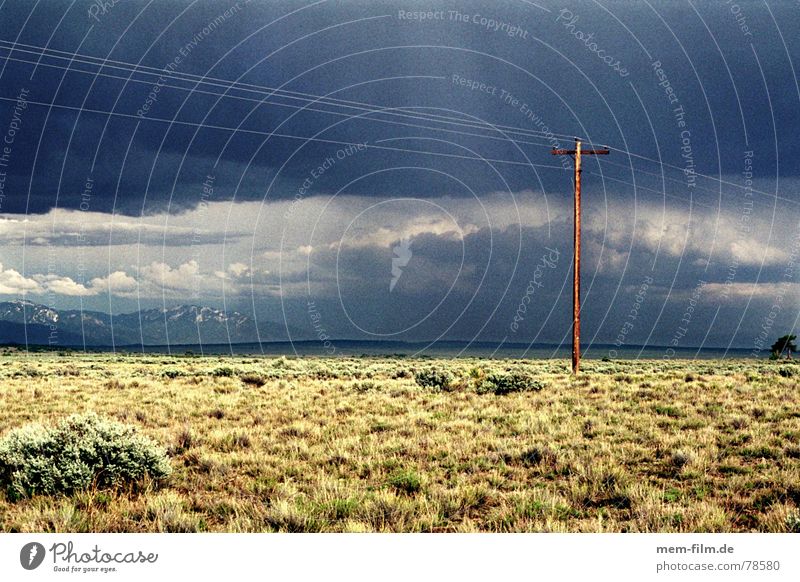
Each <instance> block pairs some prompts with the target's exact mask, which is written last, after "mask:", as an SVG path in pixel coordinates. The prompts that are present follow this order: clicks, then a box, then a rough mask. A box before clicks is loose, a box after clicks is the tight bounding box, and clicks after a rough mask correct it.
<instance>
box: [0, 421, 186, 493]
mask: <svg viewBox="0 0 800 582" xmlns="http://www.w3.org/2000/svg"><path fill="white" fill-rule="evenodd" d="M170 472H171V469H170V465H169V461H168V459H167V456H166V451H165V450H164V449H163V448H162V447H160V446H159V445H158V444H157V443H156V442H155V441H153V440H151V439H150V438H148V437H146V436H143V435H140V434H138V433H137V432H136V429H135V428H134V427H132V426H128V425H124V424H121V423H118V422H114V421H111V420H107V419H104V418H100V417H98V416H97V415H96V414H94V413H89V414H83V415H72V416H70V417H68V418H66V419H64V420H62V421H61V422H60V423H58V424H57V425H56V426H52V427H50V426H43V425H40V424H29V425H27V426H24V427H22V428H19V429H16V430H12V431H11V432H10V433H8V434H7V435H6V436H5V437H4V438H3V439H2V440H0V486H2V487H4V488H5V490H6V492H7V495H8V497H9V499H11V500H18V499H21V498H24V497H31V496H33V495H39V494H41V495H56V494H61V493H63V494H67V495H70V494H72V493H74V492H76V491H80V490H84V489H87V488H89V487H92V486H93V487H96V488H98V489H108V488H114V487H123V486H130V485H135V484H136V483H137V482H139V481H140V480H142V479H143V478H145V477H149V478H151V479H153V480H155V481H158V480H161V479H164V478H166V477H167V476H169V474H170Z"/></svg>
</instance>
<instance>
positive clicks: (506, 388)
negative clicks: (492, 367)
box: [477, 372, 544, 394]
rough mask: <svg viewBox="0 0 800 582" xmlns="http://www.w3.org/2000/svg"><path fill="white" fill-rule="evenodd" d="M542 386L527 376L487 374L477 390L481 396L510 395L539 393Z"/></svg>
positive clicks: (517, 373)
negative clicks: (488, 394) (514, 393)
mask: <svg viewBox="0 0 800 582" xmlns="http://www.w3.org/2000/svg"><path fill="white" fill-rule="evenodd" d="M542 388H544V385H543V384H542V383H541V382H538V381H537V380H534V379H533V378H531V377H530V376H528V375H527V374H522V373H520V372H511V373H508V374H497V373H494V374H489V375H487V376H486V377H485V378H484V379H483V380H481V382H480V384H478V385H477V390H478V392H479V393H481V394H485V393H489V392H490V393H492V394H511V393H512V392H539V391H540V390H541V389H542Z"/></svg>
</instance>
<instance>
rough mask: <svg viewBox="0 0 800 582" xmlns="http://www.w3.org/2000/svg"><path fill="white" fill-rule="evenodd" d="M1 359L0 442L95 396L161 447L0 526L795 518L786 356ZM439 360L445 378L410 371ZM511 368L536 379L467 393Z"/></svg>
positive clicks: (694, 525) (439, 525) (683, 522)
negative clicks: (131, 480)
mask: <svg viewBox="0 0 800 582" xmlns="http://www.w3.org/2000/svg"><path fill="white" fill-rule="evenodd" d="M584 368H585V371H584V373H583V374H582V375H581V376H580V377H579V378H577V379H575V378H572V377H571V376H570V375H569V374H568V373H567V372H568V371H567V364H566V362H562V361H523V360H481V359H469V358H465V359H449V360H438V359H428V358H421V359H407V358H384V357H374V358H373V357H362V358H330V359H322V358H297V359H295V358H255V357H191V356H186V357H182V356H181V357H176V356H160V355H122V354H96V355H92V354H89V355H84V354H60V355H59V354H55V353H44V354H29V355H25V354H21V353H15V352H6V353H3V354H0V410H2V413H1V414H0V435H2V434H5V433H6V432H7V431H8V430H10V429H12V428H15V427H18V426H21V425H24V424H26V423H29V422H45V423H48V422H55V421H56V420H58V419H60V418H62V417H63V416H66V415H69V414H72V413H75V412H86V411H95V412H97V413H98V414H101V415H105V416H108V417H110V418H113V419H117V420H121V421H123V422H127V423H131V424H133V425H135V426H137V427H138V428H139V429H140V430H141V431H142V432H143V433H145V434H147V435H149V436H151V437H153V438H154V439H156V440H158V441H159V442H160V443H162V444H163V445H164V446H165V447H167V448H168V451H169V455H170V457H171V464H172V467H173V474H172V476H171V477H170V478H169V480H168V481H167V482H166V483H164V484H163V485H161V486H160V487H151V488H148V489H146V490H145V491H144V492H138V493H124V492H120V491H116V492H114V491H87V492H82V493H77V494H74V495H71V496H62V497H43V496H37V497H34V498H31V499H25V500H22V501H18V502H11V501H9V500H8V499H7V498H6V497H5V494H4V493H3V492H0V530H2V531H25V532H42V531H47V532H89V531H102V532H107V531H108V532H116V531H126V532H128V531H148V532H161V531H166V532H194V531H227V532H241V531H289V532H316V531H349V532H359V531H392V532H419V531H422V532H455V531H492V532H520V531H559V532H605V531H612V532H619V531H631V532H673V531H691V532H730V531H764V532H787V531H794V532H800V509H798V508H799V507H800V386H799V385H798V382H799V381H800V365H796V364H793V363H787V362H783V363H781V362H767V361H760V362H756V361H736V360H725V361H696V362H689V361H656V360H652V361H615V362H601V361H586V362H585V365H584ZM424 369H435V370H437V371H443V372H445V373H446V372H449V373H450V374H452V375H453V376H454V377H455V378H456V379H457V380H456V382H455V385H454V386H453V388H452V389H451V390H448V391H439V390H435V389H431V388H424V387H421V386H419V385H418V384H417V383H416V381H415V378H414V373H415V372H418V371H420V370H424ZM492 371H496V372H501V373H504V372H509V371H510V372H520V373H522V374H525V375H528V376H530V377H532V378H535V379H536V380H537V381H538V382H539V383H540V384H541V386H542V389H541V390H539V391H531V392H518V393H511V394H503V395H498V394H492V393H488V394H481V393H478V391H476V390H475V389H474V385H475V383H476V382H477V380H476V378H481V377H483V376H484V375H485V374H486V373H488V372H492Z"/></svg>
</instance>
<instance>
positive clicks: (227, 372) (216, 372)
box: [211, 366, 236, 378]
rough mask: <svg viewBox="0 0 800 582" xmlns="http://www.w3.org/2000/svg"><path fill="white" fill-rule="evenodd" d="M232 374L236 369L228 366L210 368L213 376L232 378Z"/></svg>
mask: <svg viewBox="0 0 800 582" xmlns="http://www.w3.org/2000/svg"><path fill="white" fill-rule="evenodd" d="M234 374H236V370H234V369H233V368H231V367H230V366H221V367H219V368H214V369H213V370H211V375H212V376H214V377H215V378H233V376H234Z"/></svg>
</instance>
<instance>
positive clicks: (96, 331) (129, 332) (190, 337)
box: [0, 301, 286, 346]
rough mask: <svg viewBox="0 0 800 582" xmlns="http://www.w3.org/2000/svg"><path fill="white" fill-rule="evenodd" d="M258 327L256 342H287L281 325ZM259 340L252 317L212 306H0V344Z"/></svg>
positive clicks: (26, 303)
mask: <svg viewBox="0 0 800 582" xmlns="http://www.w3.org/2000/svg"><path fill="white" fill-rule="evenodd" d="M259 324H261V325H260V328H259V331H260V339H261V341H274V340H283V339H286V335H285V331H284V327H283V325H279V324H275V323H272V322H265V323H263V324H262V322H259ZM51 340H52V341H51ZM258 340H259V333H257V331H256V323H255V321H254V320H253V318H252V317H250V316H248V315H244V314H242V313H239V312H237V311H228V312H226V311H222V310H220V309H215V308H213V307H201V306H198V305H178V306H175V307H169V308H164V309H143V310H141V311H136V312H133V313H124V314H119V315H110V314H108V313H103V312H100V311H79V310H56V309H52V308H50V307H47V306H45V305H40V304H37V303H33V302H32V301H5V302H0V343H18V344H23V343H26V342H27V343H37V344H50V345H64V346H76V345H77V346H81V345H84V343H85V345H87V346H110V345H116V346H123V345H166V344H172V345H175V344H201V343H202V344H218V343H228V342H231V343H247V342H255V341H258Z"/></svg>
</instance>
